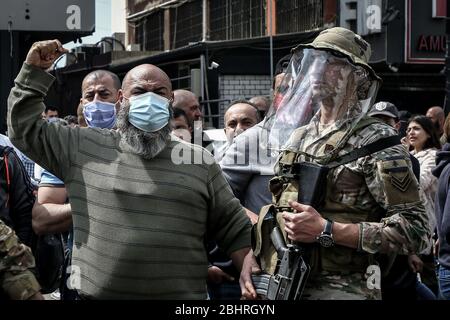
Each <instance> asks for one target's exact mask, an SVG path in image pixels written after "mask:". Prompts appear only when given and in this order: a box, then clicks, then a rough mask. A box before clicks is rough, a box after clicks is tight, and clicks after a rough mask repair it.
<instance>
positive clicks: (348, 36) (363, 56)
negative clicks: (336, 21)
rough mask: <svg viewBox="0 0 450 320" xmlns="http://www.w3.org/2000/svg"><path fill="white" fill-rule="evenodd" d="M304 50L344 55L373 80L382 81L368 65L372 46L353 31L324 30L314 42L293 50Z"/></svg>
mask: <svg viewBox="0 0 450 320" xmlns="http://www.w3.org/2000/svg"><path fill="white" fill-rule="evenodd" d="M303 48H312V49H318V50H328V51H333V52H337V53H340V54H343V55H344V56H345V57H346V58H347V59H349V60H350V62H351V63H352V64H354V65H360V66H362V67H363V68H365V69H366V70H367V71H368V72H369V73H370V74H371V76H372V77H373V78H375V79H377V80H381V78H380V77H378V76H377V74H376V73H375V71H374V70H373V69H372V67H370V66H369V63H368V62H369V58H370V55H371V54H372V50H371V49H370V44H369V43H367V42H366V41H365V40H364V39H363V38H362V37H361V36H360V35H358V34H355V33H354V32H353V31H351V30H348V29H345V28H341V27H335V28H330V29H326V30H323V31H322V32H321V33H320V34H319V35H318V36H317V37H316V38H315V39H314V41H313V42H311V43H306V44H299V45H298V46H297V47H295V48H294V49H293V50H294V51H295V50H298V49H303Z"/></svg>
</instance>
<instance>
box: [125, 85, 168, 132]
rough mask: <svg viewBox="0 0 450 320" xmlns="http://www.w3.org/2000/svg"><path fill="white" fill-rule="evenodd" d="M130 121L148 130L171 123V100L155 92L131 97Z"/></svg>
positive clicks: (139, 127)
mask: <svg viewBox="0 0 450 320" xmlns="http://www.w3.org/2000/svg"><path fill="white" fill-rule="evenodd" d="M129 100H130V111H129V113H128V121H130V123H131V124H132V125H133V126H135V127H136V128H138V129H141V130H142V131H146V132H155V131H158V130H160V129H162V128H164V126H166V125H167V124H168V123H169V117H170V114H169V100H168V99H167V98H164V97H162V96H160V95H157V94H156V93H153V92H146V93H144V94H140V95H138V96H133V97H131V98H130V99H129Z"/></svg>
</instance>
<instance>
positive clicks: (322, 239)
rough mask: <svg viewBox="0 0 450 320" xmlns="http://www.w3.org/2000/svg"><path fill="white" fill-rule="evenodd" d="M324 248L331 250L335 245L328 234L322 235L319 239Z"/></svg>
mask: <svg viewBox="0 0 450 320" xmlns="http://www.w3.org/2000/svg"><path fill="white" fill-rule="evenodd" d="M317 240H318V241H319V244H320V245H321V246H322V247H325V248H329V247H332V246H333V245H334V240H333V237H332V236H330V235H328V234H322V235H320V237H319V238H318V239H317Z"/></svg>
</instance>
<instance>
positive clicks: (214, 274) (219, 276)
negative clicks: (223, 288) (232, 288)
mask: <svg viewBox="0 0 450 320" xmlns="http://www.w3.org/2000/svg"><path fill="white" fill-rule="evenodd" d="M233 280H234V278H233V277H232V276H230V275H229V274H228V273H226V272H224V271H223V270H222V269H220V268H219V267H216V266H211V267H209V268H208V281H209V282H211V283H215V284H219V283H222V282H225V281H233Z"/></svg>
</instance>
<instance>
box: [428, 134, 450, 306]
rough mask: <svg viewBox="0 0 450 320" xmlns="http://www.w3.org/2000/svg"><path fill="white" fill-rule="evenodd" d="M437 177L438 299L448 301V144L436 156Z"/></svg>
mask: <svg viewBox="0 0 450 320" xmlns="http://www.w3.org/2000/svg"><path fill="white" fill-rule="evenodd" d="M432 173H433V175H434V176H435V177H438V178H439V180H438V189H437V193H436V199H435V205H436V208H435V213H436V230H437V235H438V244H437V245H436V247H437V248H436V249H437V250H436V255H437V257H438V262H439V277H438V281H439V291H440V297H441V298H443V299H446V300H450V192H449V186H450V184H449V181H450V144H449V143H446V144H445V145H444V147H443V148H442V151H438V153H437V154H436V168H435V169H433V171H432Z"/></svg>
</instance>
